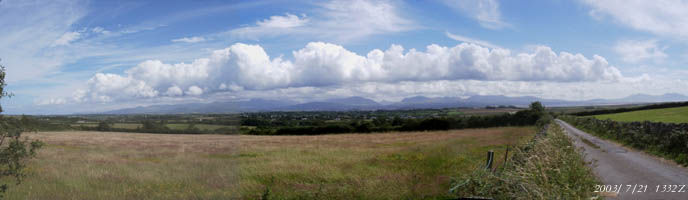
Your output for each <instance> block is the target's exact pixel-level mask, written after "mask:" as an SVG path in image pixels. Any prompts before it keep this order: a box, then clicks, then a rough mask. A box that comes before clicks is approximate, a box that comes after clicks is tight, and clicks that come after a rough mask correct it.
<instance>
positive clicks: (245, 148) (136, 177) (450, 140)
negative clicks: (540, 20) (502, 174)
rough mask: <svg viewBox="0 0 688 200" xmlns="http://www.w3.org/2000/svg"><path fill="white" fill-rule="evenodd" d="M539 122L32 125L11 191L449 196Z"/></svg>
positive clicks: (41, 195)
mask: <svg viewBox="0 0 688 200" xmlns="http://www.w3.org/2000/svg"><path fill="white" fill-rule="evenodd" d="M534 132H535V131H534V129H533V128H532V127H507V128H490V129H467V130H453V131H437V132H406V133H379V134H341V135H321V136H246V135H165V134H130V133H113V132H43V133H28V134H26V135H27V136H29V137H30V138H34V139H40V140H42V141H44V142H46V144H47V145H46V146H45V147H44V148H43V149H41V151H40V152H39V155H38V157H37V159H34V160H32V161H31V162H29V164H28V169H27V172H28V176H27V177H26V179H25V180H24V182H23V183H22V184H21V185H18V186H12V187H11V188H10V190H9V193H8V197H9V199H227V198H241V199H257V198H260V197H261V196H265V195H267V196H270V197H282V198H287V199H295V198H317V199H406V198H411V199H418V198H427V197H443V196H445V195H447V190H448V189H449V186H450V177H454V176H458V175H460V174H463V173H467V172H469V171H472V170H473V169H474V167H475V166H476V165H479V164H481V163H483V162H484V156H485V155H484V154H485V152H486V151H487V150H489V149H494V150H496V155H497V156H503V151H504V145H506V144H516V143H521V142H523V141H525V140H528V139H530V138H532V136H533V134H534ZM501 160H502V159H498V161H501ZM499 164H500V163H499V162H498V163H497V165H499Z"/></svg>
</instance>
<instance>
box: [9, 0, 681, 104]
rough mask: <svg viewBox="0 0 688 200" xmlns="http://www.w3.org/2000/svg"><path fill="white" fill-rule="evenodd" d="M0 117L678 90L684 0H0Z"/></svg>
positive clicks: (575, 97) (600, 95)
mask: <svg viewBox="0 0 688 200" xmlns="http://www.w3.org/2000/svg"><path fill="white" fill-rule="evenodd" d="M0 33H2V34H0V59H2V60H0V65H3V66H5V68H6V73H7V76H6V83H7V87H6V88H5V90H6V91H9V92H11V93H13V96H12V97H11V98H3V99H2V100H0V104H2V106H3V110H4V111H5V113H6V114H69V113H84V112H100V111H107V110H113V109H119V108H128V107H134V106H147V105H159V104H178V103H191V102H197V103H206V102H215V101H241V100H247V99H251V98H264V99H289V100H296V101H302V102H305V101H314V100H322V99H327V98H339V97H350V96H361V97H366V98H371V99H374V100H376V101H399V100H401V99H403V98H405V97H411V96H418V95H422V96H428V97H468V96H473V95H505V96H535V97H541V98H555V99H565V100H587V99H596V98H621V97H625V96H628V95H632V94H638V93H642V94H650V95H660V94H665V93H678V94H683V95H688V79H686V77H688V76H686V75H688V65H687V64H688V1H681V0H657V1H645V0H607V1H597V0H569V1H565V0H533V1H504V0H501V1H500V0H428V1H401V0H399V1H395V0H389V1H384V0H381V1H372V0H371V1H369V0H351V1H337V0H335V1H300V0H290V1H276V0H266V1H212V0H208V1H176V0H165V1H135V0H131V1H127V0H122V1H104V0H103V1H96V0H90V1H89V0H55V1H39V0H2V1H0Z"/></svg>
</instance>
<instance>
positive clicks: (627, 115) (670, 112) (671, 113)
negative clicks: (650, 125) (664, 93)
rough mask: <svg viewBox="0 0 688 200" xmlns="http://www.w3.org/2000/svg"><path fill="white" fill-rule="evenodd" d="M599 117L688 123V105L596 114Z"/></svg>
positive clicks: (618, 119)
mask: <svg viewBox="0 0 688 200" xmlns="http://www.w3.org/2000/svg"><path fill="white" fill-rule="evenodd" d="M594 117H595V118H597V119H602V120H605V119H611V120H614V121H620V122H634V121H651V122H665V123H688V106H684V107H675V108H662V109H650V110H639V111H631V112H621V113H614V114H604V115H594Z"/></svg>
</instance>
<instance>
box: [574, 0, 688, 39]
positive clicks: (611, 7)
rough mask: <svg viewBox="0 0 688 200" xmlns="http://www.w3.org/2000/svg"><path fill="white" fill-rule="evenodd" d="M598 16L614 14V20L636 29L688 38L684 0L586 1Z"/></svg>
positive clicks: (601, 17) (600, 17) (592, 13)
mask: <svg viewBox="0 0 688 200" xmlns="http://www.w3.org/2000/svg"><path fill="white" fill-rule="evenodd" d="M582 2H583V3H584V4H586V5H588V6H590V7H591V8H592V10H591V11H590V14H591V15H592V16H593V17H595V18H598V19H604V17H611V19H612V20H613V21H614V22H617V23H619V24H621V25H624V26H628V27H631V28H633V29H636V30H641V31H647V32H650V33H653V34H657V35H661V36H668V37H673V38H679V39H682V40H688V12H686V10H688V2H687V1H682V0H657V1H644V0H607V1H597V0H582Z"/></svg>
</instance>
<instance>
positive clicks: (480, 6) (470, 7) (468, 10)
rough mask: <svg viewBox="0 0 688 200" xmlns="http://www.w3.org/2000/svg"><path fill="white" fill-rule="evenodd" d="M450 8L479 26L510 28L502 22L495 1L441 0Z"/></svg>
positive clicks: (497, 3)
mask: <svg viewBox="0 0 688 200" xmlns="http://www.w3.org/2000/svg"><path fill="white" fill-rule="evenodd" d="M442 2H443V3H444V4H445V5H447V6H449V7H450V8H452V9H454V10H456V11H457V12H459V13H462V14H464V15H466V16H468V17H471V18H473V19H475V20H477V21H478V23H479V24H480V26H482V27H484V28H488V29H493V30H498V29H502V28H504V27H508V26H511V25H510V24H508V23H506V22H504V21H503V20H502V13H501V12H500V11H499V2H498V1H497V0H442Z"/></svg>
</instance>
